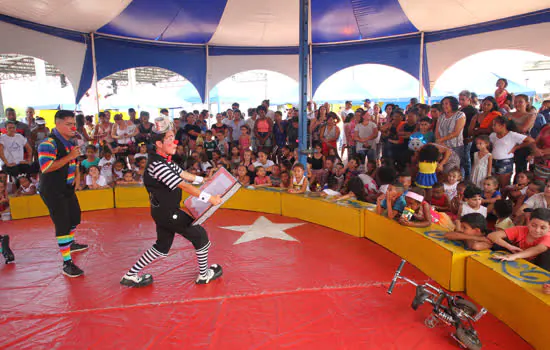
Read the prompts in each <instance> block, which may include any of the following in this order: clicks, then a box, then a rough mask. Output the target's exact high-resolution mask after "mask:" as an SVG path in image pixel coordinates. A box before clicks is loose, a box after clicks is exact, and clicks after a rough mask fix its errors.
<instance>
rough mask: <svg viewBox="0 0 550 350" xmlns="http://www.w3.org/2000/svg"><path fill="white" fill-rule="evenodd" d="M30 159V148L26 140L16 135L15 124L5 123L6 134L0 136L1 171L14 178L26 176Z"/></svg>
mask: <svg viewBox="0 0 550 350" xmlns="http://www.w3.org/2000/svg"><path fill="white" fill-rule="evenodd" d="M31 159H32V148H31V146H30V145H29V143H28V142H27V139H26V138H25V137H24V136H22V135H21V134H18V133H16V123H15V122H12V121H8V122H7V123H6V133H5V134H2V135H0V160H1V162H0V164H2V170H4V171H5V172H6V173H7V174H8V175H11V176H12V177H13V178H16V177H17V176H18V175H19V174H28V173H29V172H30V170H31V169H30V164H31Z"/></svg>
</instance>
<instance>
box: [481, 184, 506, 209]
mask: <svg viewBox="0 0 550 350" xmlns="http://www.w3.org/2000/svg"><path fill="white" fill-rule="evenodd" d="M481 198H482V200H481V204H482V205H484V206H486V207H487V212H488V213H492V212H493V207H494V203H495V202H496V201H497V200H499V199H501V198H502V194H501V193H500V191H499V190H498V179H497V178H496V177H494V176H488V177H487V178H486V179H485V180H484V181H483V192H482V193H481Z"/></svg>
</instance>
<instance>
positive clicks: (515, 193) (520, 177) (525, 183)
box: [502, 171, 533, 202]
mask: <svg viewBox="0 0 550 350" xmlns="http://www.w3.org/2000/svg"><path fill="white" fill-rule="evenodd" d="M531 181H533V173H530V172H526V171H524V172H520V173H518V174H517V175H516V184H515V185H513V186H508V187H506V188H504V189H503V190H502V197H504V198H507V197H510V199H511V200H512V201H514V202H516V201H517V200H518V199H519V198H521V197H522V196H524V195H525V193H527V188H528V187H529V184H530V183H531Z"/></svg>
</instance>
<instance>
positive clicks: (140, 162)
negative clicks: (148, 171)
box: [135, 157, 147, 183]
mask: <svg viewBox="0 0 550 350" xmlns="http://www.w3.org/2000/svg"><path fill="white" fill-rule="evenodd" d="M145 168H147V158H144V157H139V158H136V169H135V178H136V180H137V181H138V182H140V183H143V175H144V174H145Z"/></svg>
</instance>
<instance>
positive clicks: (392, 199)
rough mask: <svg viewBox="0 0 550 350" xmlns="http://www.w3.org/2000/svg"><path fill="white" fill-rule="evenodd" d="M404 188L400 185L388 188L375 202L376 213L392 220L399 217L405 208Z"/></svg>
mask: <svg viewBox="0 0 550 350" xmlns="http://www.w3.org/2000/svg"><path fill="white" fill-rule="evenodd" d="M406 206H407V202H406V201H405V188H404V187H403V184H401V183H395V184H393V185H390V186H389V187H388V190H387V191H386V194H385V195H382V196H380V197H378V200H377V201H376V212H377V213H378V214H380V215H386V216H387V217H388V218H390V219H393V218H395V217H396V216H397V215H399V214H400V213H401V212H403V210H404V209H405V207H406Z"/></svg>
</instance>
